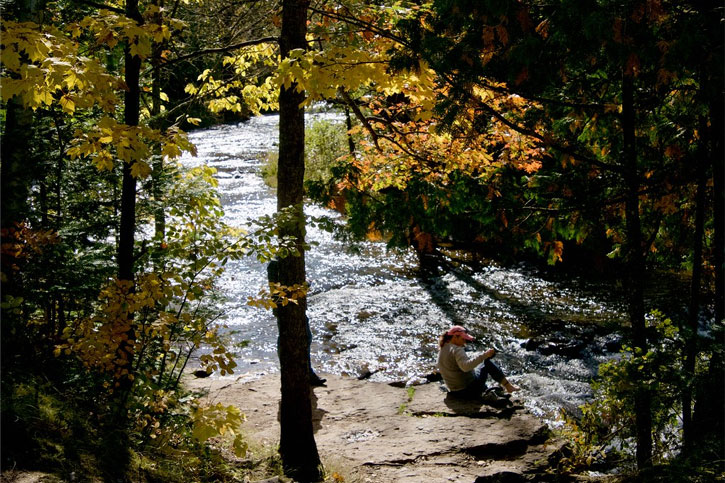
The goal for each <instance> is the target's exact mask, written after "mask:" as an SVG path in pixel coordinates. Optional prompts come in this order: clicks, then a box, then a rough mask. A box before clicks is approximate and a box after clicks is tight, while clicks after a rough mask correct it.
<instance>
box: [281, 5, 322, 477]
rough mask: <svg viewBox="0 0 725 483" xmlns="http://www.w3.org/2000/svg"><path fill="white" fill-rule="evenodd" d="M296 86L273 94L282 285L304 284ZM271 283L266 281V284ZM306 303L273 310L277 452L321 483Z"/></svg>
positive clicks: (290, 27) (303, 26)
mask: <svg viewBox="0 0 725 483" xmlns="http://www.w3.org/2000/svg"><path fill="white" fill-rule="evenodd" d="M307 7H308V1H307V0H284V1H283V4H282V31H281V36H280V50H281V54H282V57H283V58H286V57H289V53H290V51H291V50H293V49H305V48H306V41H305V34H306V30H307ZM296 87H297V86H296V85H295V84H292V86H290V88H289V89H285V88H284V87H282V88H281V90H280V95H279V126H280V128H279V165H278V169H277V209H278V210H282V209H285V208H289V207H293V209H294V213H295V216H294V217H292V219H291V220H290V221H288V222H283V223H280V227H279V230H280V233H279V236H280V237H283V236H293V237H295V239H296V240H297V242H296V243H297V248H298V250H299V251H300V254H299V256H287V257H285V258H282V259H280V260H279V265H278V273H277V277H278V278H279V282H280V283H282V284H283V285H286V286H291V285H295V284H305V283H306V275H305V256H304V239H305V220H304V213H303V204H302V203H303V178H304V170H305V165H304V148H305V144H304V143H305V119H304V109H303V108H301V107H300V104H301V103H302V102H303V101H304V99H305V94H304V92H297V90H296ZM270 281H272V280H270ZM306 309H307V299H306V298H304V297H303V298H301V299H298V300H297V303H289V304H287V305H286V306H280V307H279V308H278V309H277V310H276V316H277V325H278V328H279V340H278V353H279V362H280V373H281V393H282V395H281V401H280V445H279V453H280V456H281V457H282V465H283V467H284V471H285V473H286V474H287V475H288V476H290V477H292V478H294V479H296V480H298V481H318V480H320V479H322V473H321V465H320V457H319V455H318V453H317V445H316V443H315V438H314V433H313V427H312V405H311V401H310V383H309V381H310V376H309V367H310V361H309V358H310V354H309V350H308V347H307V317H306V314H305V312H306Z"/></svg>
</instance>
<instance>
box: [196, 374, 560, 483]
mask: <svg viewBox="0 0 725 483" xmlns="http://www.w3.org/2000/svg"><path fill="white" fill-rule="evenodd" d="M325 377H326V378H327V385H326V387H316V388H314V389H313V393H312V407H313V424H314V431H315V441H316V444H317V447H318V451H319V453H320V457H321V459H322V461H323V463H324V464H325V465H326V468H327V469H328V471H335V472H337V473H339V474H340V475H341V478H344V479H343V480H339V481H346V482H376V483H419V482H421V481H428V482H444V481H446V482H448V481H452V482H457V481H459V482H474V481H475V482H486V481H546V480H551V475H549V474H548V470H549V469H550V468H551V467H552V465H553V464H554V463H555V462H556V461H558V456H559V454H560V451H561V448H562V446H563V441H561V440H557V439H555V438H553V437H552V436H551V433H550V431H549V429H548V428H547V426H546V424H544V423H543V422H542V421H541V420H540V419H538V418H537V417H535V416H533V415H532V414H531V413H530V412H528V411H527V410H526V409H525V407H524V405H523V401H521V400H519V399H517V398H515V397H514V398H512V399H510V400H503V401H502V400H499V401H498V402H497V403H491V404H483V403H462V402H460V401H454V400H451V399H450V398H447V397H446V393H445V392H444V390H443V388H442V386H441V385H440V383H437V382H433V383H429V384H423V385H419V386H413V387H412V388H404V387H394V386H392V385H389V384H385V383H381V382H374V381H361V380H358V379H355V378H351V377H343V376H336V375H327V374H326V375H325ZM279 384H280V382H279V375H278V374H274V373H256V374H255V373H250V374H246V375H242V376H234V377H227V378H205V379H195V378H192V377H189V378H188V379H187V381H186V385H187V387H189V388H190V389H192V390H194V391H200V392H202V393H203V394H204V395H205V396H204V399H206V401H208V402H213V403H223V404H230V405H234V406H236V407H238V408H239V409H240V410H241V411H242V412H243V413H244V414H245V415H246V417H247V421H246V423H245V424H244V428H245V431H246V432H247V437H248V438H249V439H250V441H253V442H255V443H257V444H260V445H263V446H269V445H276V444H277V443H278V441H279V422H278V420H277V413H278V405H279V394H280V390H279Z"/></svg>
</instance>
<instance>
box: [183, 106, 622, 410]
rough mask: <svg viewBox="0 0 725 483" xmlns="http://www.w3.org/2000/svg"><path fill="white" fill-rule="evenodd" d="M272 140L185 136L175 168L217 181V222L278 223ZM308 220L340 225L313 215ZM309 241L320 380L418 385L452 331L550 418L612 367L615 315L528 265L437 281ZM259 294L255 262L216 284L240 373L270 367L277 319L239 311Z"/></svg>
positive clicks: (375, 256)
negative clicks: (600, 369) (203, 168)
mask: <svg viewBox="0 0 725 483" xmlns="http://www.w3.org/2000/svg"><path fill="white" fill-rule="evenodd" d="M333 118H334V117H333ZM277 130H278V117H277V116H262V117H257V118H254V119H252V120H250V121H248V122H245V123H240V124H237V125H225V126H219V127H215V128H211V129H206V130H200V131H196V132H193V133H192V134H191V135H190V137H191V140H192V141H193V142H194V143H195V144H196V146H197V149H198V156H197V157H196V158H191V157H186V158H184V159H183V163H184V164H186V165H187V166H194V165H199V164H202V163H205V164H208V165H210V166H212V167H215V168H216V169H217V170H218V176H217V177H218V179H219V189H220V194H221V198H222V203H223V205H224V209H225V213H226V214H225V221H226V222H228V223H230V224H232V225H235V226H244V225H245V224H246V223H247V221H248V220H249V219H253V218H256V217H259V216H262V215H270V214H272V213H273V212H274V211H275V209H276V198H275V193H274V191H273V190H272V189H270V188H269V187H267V186H266V185H265V184H264V182H263V181H262V178H261V176H260V175H259V171H260V167H261V165H262V163H263V160H264V157H265V155H266V153H267V152H268V151H271V150H274V149H276V139H277ZM306 213H307V214H308V215H310V216H321V215H325V216H332V217H335V216H337V215H335V214H334V213H333V212H330V211H329V210H326V209H324V208H322V207H319V206H308V207H307V208H306ZM308 241H311V242H314V243H315V244H314V245H313V247H312V249H311V250H310V251H309V252H308V253H307V255H306V257H307V258H306V265H307V273H308V280H309V281H310V284H311V291H310V294H309V298H308V307H309V312H308V315H309V319H310V324H311V327H312V331H313V334H314V338H313V344H312V349H311V350H312V358H313V363H314V365H315V366H316V367H318V368H319V369H320V371H321V372H330V373H336V374H348V375H354V376H360V375H365V376H369V377H370V378H371V379H374V380H379V381H412V380H416V379H420V378H421V377H422V376H425V375H426V374H429V373H431V372H433V371H434V370H435V367H434V364H435V359H436V353H437V339H438V336H439V334H440V333H442V332H443V331H444V330H445V329H446V328H447V327H449V326H450V325H454V324H461V325H466V326H467V327H469V328H470V329H471V331H472V333H473V334H474V335H475V337H476V341H475V342H474V343H473V344H472V347H471V348H472V349H474V350H483V349H485V348H488V347H491V346H496V347H497V348H498V349H499V351H500V353H499V354H498V355H497V356H496V357H497V358H498V362H499V364H500V365H501V366H502V367H503V369H504V371H505V372H506V373H507V374H510V375H511V377H510V379H511V380H512V381H514V382H515V383H516V384H518V385H519V386H521V387H522V388H523V389H524V391H523V392H522V396H521V397H522V399H523V400H525V401H526V403H527V405H528V406H529V408H530V409H532V410H533V411H534V412H535V413H537V414H540V415H542V416H547V417H550V416H551V415H553V414H555V413H556V412H557V411H558V409H559V408H561V407H564V408H567V409H574V408H576V407H577V406H579V405H580V404H582V403H583V402H584V401H585V400H586V398H587V397H589V395H590V389H589V381H590V379H591V378H592V377H593V376H594V375H595V374H596V367H597V365H598V364H599V362H601V361H603V360H605V359H606V358H608V357H611V354H610V353H608V352H607V351H606V350H603V349H601V348H602V347H604V346H605V342H606V341H605V337H606V336H605V334H604V332H603V331H600V330H598V329H597V327H598V326H599V325H601V324H605V323H611V322H616V321H620V320H622V319H623V315H622V310H621V308H620V307H618V305H617V304H616V303H614V302H613V301H607V300H603V299H602V298H601V297H597V296H594V295H593V294H598V293H601V292H602V291H601V290H598V288H597V287H591V288H590V289H587V288H586V286H585V285H584V284H583V282H577V281H575V280H565V281H552V280H546V279H545V278H544V277H543V276H542V275H541V274H540V273H537V272H536V271H535V270H533V269H531V268H529V267H527V266H526V265H520V266H517V267H514V268H509V267H501V266H497V265H495V264H493V263H491V264H488V265H482V266H478V267H475V266H469V265H465V264H460V263H457V262H456V261H455V260H454V259H452V258H451V259H449V260H447V261H445V262H444V263H443V265H442V266H441V267H440V268H439V270H438V273H436V274H430V273H427V274H421V273H420V272H419V269H418V259H417V257H415V256H414V254H413V253H411V252H404V253H388V252H387V251H386V249H385V247H384V245H383V244H380V243H371V242H366V243H362V244H361V245H360V248H361V250H360V251H359V253H350V252H349V251H348V250H347V249H346V247H345V246H344V245H343V244H342V243H341V242H340V241H338V240H335V239H334V238H333V236H332V234H330V233H328V232H325V231H322V230H320V229H318V228H315V227H310V229H309V230H308ZM265 284H266V270H265V267H264V266H263V265H262V264H260V263H259V262H257V261H256V260H255V259H252V258H250V259H246V260H242V261H240V262H235V263H233V264H229V265H227V273H226V275H225V277H224V279H223V280H222V281H221V287H222V289H223V291H224V292H225V293H226V294H227V296H228V300H227V302H226V304H225V306H224V310H225V312H226V314H227V319H226V323H227V324H228V326H229V329H230V330H231V331H232V332H233V334H234V335H233V337H234V338H235V339H237V340H249V341H250V344H249V345H248V346H247V347H246V348H244V349H243V350H241V351H240V353H239V358H238V361H237V362H238V364H239V371H241V372H247V371H274V370H276V367H277V356H276V337H277V336H276V332H277V330H276V322H275V319H274V317H273V316H272V314H271V313H270V312H267V311H264V310H261V309H256V308H252V307H249V306H247V305H246V304H245V302H246V300H247V297H248V296H253V295H255V294H256V293H257V292H258V291H259V289H260V288H261V287H263V286H264V285H265ZM537 338H538V339H537ZM537 344H538V345H537ZM552 344H553V345H552ZM557 344H559V345H557ZM567 344H568V345H567ZM544 349H546V350H544ZM566 351H568V352H566Z"/></svg>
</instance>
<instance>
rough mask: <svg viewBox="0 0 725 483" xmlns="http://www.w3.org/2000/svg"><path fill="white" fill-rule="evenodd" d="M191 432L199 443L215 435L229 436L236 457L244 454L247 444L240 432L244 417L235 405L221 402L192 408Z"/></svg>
mask: <svg viewBox="0 0 725 483" xmlns="http://www.w3.org/2000/svg"><path fill="white" fill-rule="evenodd" d="M191 417H192V424H193V428H192V434H193V436H194V438H196V440H197V441H199V442H200V443H204V442H206V441H208V440H209V439H210V438H212V437H216V436H231V437H232V438H233V443H232V444H233V448H234V453H235V454H236V456H237V457H242V456H244V455H245V453H246V450H247V445H246V443H244V440H243V439H242V434H241V425H242V423H243V422H244V420H245V419H246V418H245V416H244V414H242V413H241V412H240V411H239V409H238V408H236V407H235V406H223V405H222V404H221V403H217V404H215V405H210V406H197V407H195V408H194V409H193V410H192V413H191Z"/></svg>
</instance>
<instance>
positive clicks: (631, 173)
mask: <svg viewBox="0 0 725 483" xmlns="http://www.w3.org/2000/svg"><path fill="white" fill-rule="evenodd" d="M622 137H623V141H624V152H623V163H622V164H623V167H624V172H625V175H624V177H625V180H624V181H625V188H626V194H625V198H626V201H625V216H626V226H627V238H626V253H627V272H628V273H627V281H626V282H627V285H626V288H627V295H628V300H627V305H628V312H629V320H630V324H631V326H632V342H633V344H634V347H635V348H636V349H639V350H641V351H642V354H646V353H647V332H646V325H645V317H644V315H645V314H644V293H643V283H644V278H645V274H644V270H645V263H644V253H642V226H641V221H640V214H639V187H640V183H639V176H638V173H637V151H636V147H635V112H634V79H633V78H632V76H631V75H628V74H626V73H624V74H623V76H622ZM639 376H640V379H645V378H646V377H647V374H640V375H639ZM640 382H641V381H636V382H635V386H636V387H637V389H636V390H635V394H634V404H635V408H634V411H635V418H636V423H635V424H636V435H637V436H636V437H637V467H638V468H640V469H644V468H649V467H651V466H652V413H651V406H652V402H651V401H652V396H651V394H650V392H649V390H648V389H647V388H644V387H642V385H641V384H640Z"/></svg>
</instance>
